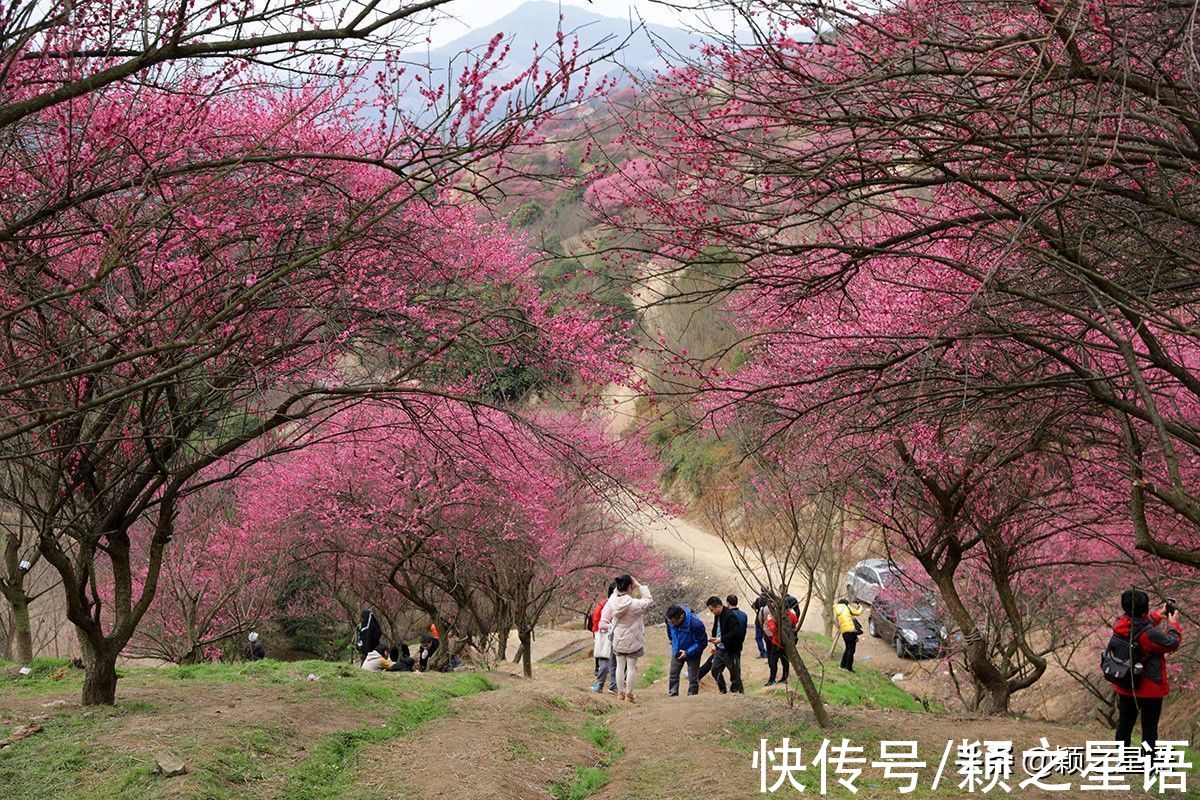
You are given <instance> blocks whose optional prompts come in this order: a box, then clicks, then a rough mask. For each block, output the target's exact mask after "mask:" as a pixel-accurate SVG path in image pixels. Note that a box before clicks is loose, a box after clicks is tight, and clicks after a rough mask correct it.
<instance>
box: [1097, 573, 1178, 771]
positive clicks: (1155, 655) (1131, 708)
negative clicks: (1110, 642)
mask: <svg viewBox="0 0 1200 800" xmlns="http://www.w3.org/2000/svg"><path fill="white" fill-rule="evenodd" d="M1121 609H1122V610H1123V611H1124V612H1125V614H1124V615H1123V616H1122V617H1121V618H1120V619H1119V620H1117V624H1116V625H1114V626H1113V635H1115V636H1122V637H1133V638H1134V639H1135V640H1136V641H1135V648H1136V649H1135V653H1136V660H1137V661H1138V662H1140V663H1141V664H1142V673H1141V677H1139V678H1138V679H1137V682H1136V683H1134V685H1133V688H1132V689H1127V688H1125V687H1124V686H1118V685H1115V684H1114V686H1113V688H1115V689H1116V690H1117V711H1118V716H1117V732H1116V739H1117V741H1119V742H1124V743H1125V745H1126V746H1128V745H1129V739H1130V737H1131V736H1132V735H1133V726H1134V725H1135V724H1137V719H1138V715H1139V714H1141V717H1142V742H1143V743H1144V744H1148V745H1149V746H1150V748H1151V749H1153V748H1154V743H1155V742H1157V741H1158V718H1159V716H1161V715H1162V707H1163V698H1164V697H1166V696H1167V695H1168V694H1169V693H1170V691H1171V686H1170V684H1169V683H1168V682H1167V653H1174V652H1175V651H1176V650H1178V649H1179V644H1180V642H1181V641H1182V640H1183V630H1182V629H1181V628H1180V627H1179V612H1178V611H1176V610H1174V609H1168V607H1167V606H1166V605H1163V607H1162V608H1161V609H1159V610H1158V611H1155V612H1154V613H1150V596H1149V595H1148V594H1146V593H1145V592H1143V591H1139V590H1137V589H1126V590H1125V591H1124V592H1122V593H1121ZM1168 610H1170V612H1171V613H1169V614H1168V613H1167V612H1168ZM1164 620H1165V621H1166V624H1165V625H1163V624H1162V623H1163V621H1164Z"/></svg>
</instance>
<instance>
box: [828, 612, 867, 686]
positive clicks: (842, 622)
mask: <svg viewBox="0 0 1200 800" xmlns="http://www.w3.org/2000/svg"><path fill="white" fill-rule="evenodd" d="M862 612H863V610H862V606H860V605H859V604H858V603H855V604H854V605H851V604H850V601H849V600H847V599H846V598H844V597H839V598H838V601H837V602H836V603H834V604H833V618H834V620H835V621H836V622H837V627H838V633H840V634H842V644H843V645H845V647H844V649H843V650H842V663H841V664H840V665H839V666H840V667H841V668H842V669H844V670H846V671H847V672H854V651H855V649H856V648H857V647H858V637H859V636H862V624H861V623H860V622H859V621H858V619H857V617H860V616H862Z"/></svg>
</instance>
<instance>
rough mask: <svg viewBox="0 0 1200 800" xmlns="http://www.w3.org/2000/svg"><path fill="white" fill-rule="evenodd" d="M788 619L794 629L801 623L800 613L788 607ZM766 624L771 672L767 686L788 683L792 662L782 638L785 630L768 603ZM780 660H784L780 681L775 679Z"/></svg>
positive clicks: (768, 667)
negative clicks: (778, 622)
mask: <svg viewBox="0 0 1200 800" xmlns="http://www.w3.org/2000/svg"><path fill="white" fill-rule="evenodd" d="M787 613H788V621H789V622H791V623H792V629H793V630H795V628H796V626H797V625H798V624H800V615H799V614H797V613H796V612H795V611H792V610H791V609H790V608H789V609H788V612H787ZM764 619H765V622H764V624H765V626H766V628H767V669H768V670H769V671H770V674H769V675H768V676H767V683H766V685H767V686H774V685H775V684H776V683H787V681H788V670H789V669H791V662H790V661H788V658H787V653H786V652H784V649H783V639H782V638H781V636H782V633H783V631H782V630H781V629H780V626H779V625H778V624H777V620H776V619H775V612H774V611H772V610H771V606H770V604H769V603H768V604H767V606H766V614H765V615H764ZM780 662H783V673H782V677H780V678H779V680H778V681H776V680H775V675H776V672H777V670H778V669H779V664H780Z"/></svg>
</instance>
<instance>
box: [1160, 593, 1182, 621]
mask: <svg viewBox="0 0 1200 800" xmlns="http://www.w3.org/2000/svg"><path fill="white" fill-rule="evenodd" d="M1163 602H1164V603H1165V604H1166V606H1167V616H1168V617H1169V616H1171V615H1172V614H1174V613H1175V612H1176V611H1178V610H1179V605H1178V603H1177V601H1176V600H1175V598H1173V597H1168V598H1166V599H1165V600H1164V601H1163Z"/></svg>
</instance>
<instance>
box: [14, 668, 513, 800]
mask: <svg viewBox="0 0 1200 800" xmlns="http://www.w3.org/2000/svg"><path fill="white" fill-rule="evenodd" d="M58 666H61V665H55V664H53V663H51V664H45V665H42V666H41V669H40V671H39V673H38V676H40V677H35V678H34V684H33V688H40V694H39V695H38V696H39V697H46V698H53V697H55V695H56V694H57V691H58V689H59V688H60V685H61V684H60V683H59V682H51V681H49V679H48V677H45V676H48V675H50V674H53V672H54V671H55V670H56V669H58ZM177 673H179V674H177ZM310 673H312V674H316V675H317V676H318V677H319V678H321V680H320V681H319V682H317V683H316V684H310V683H308V682H307V681H306V680H305V678H306V677H307V675H308V674H310ZM225 681H232V682H240V683H242V684H245V685H247V687H250V686H253V685H254V684H261V683H283V682H288V683H291V684H292V685H296V683H295V682H298V681H299V682H302V683H301V685H302V686H303V687H304V689H305V690H306V691H305V693H306V694H307V695H309V696H313V695H315V696H319V697H322V698H323V699H328V700H333V701H335V702H336V703H337V707H338V708H344V709H345V719H346V723H345V724H346V725H347V726H354V725H359V726H362V725H370V727H358V728H353V729H351V730H347V731H340V732H338V733H335V734H332V735H330V736H326V737H325V738H323V739H320V740H318V741H317V742H316V743H315V744H314V743H312V741H311V740H310V741H306V742H296V741H294V739H295V736H296V731H295V730H293V729H292V728H291V726H290V725H288V724H287V723H286V721H281V722H276V721H275V720H274V719H273V718H272V716H271V714H270V709H269V708H267V709H264V710H263V714H262V717H261V719H260V720H259V721H258V724H255V725H250V726H244V725H243V726H237V725H233V724H225V723H221V722H214V724H213V727H212V728H211V729H209V728H205V730H204V732H200V731H196V732H192V731H191V729H190V727H189V725H188V722H189V721H188V720H187V719H180V720H178V725H172V726H171V727H170V735H168V736H163V737H161V739H162V741H159V740H158V739H150V738H146V739H145V741H141V743H140V744H137V745H135V746H134V747H133V748H132V752H125V750H128V749H130V748H128V747H125V746H122V747H121V749H118V747H117V746H116V745H113V744H109V743H107V741H106V737H107V736H109V735H111V734H112V733H114V732H117V733H118V735H119V737H120V739H121V740H122V741H124V740H126V739H128V734H129V733H133V734H136V733H137V727H138V726H139V724H141V720H140V719H138V718H137V717H140V716H143V715H144V716H147V717H151V718H155V719H158V720H162V719H163V718H164V715H165V714H167V713H169V712H168V711H167V709H168V708H170V707H171V706H172V703H171V702H170V698H169V695H168V698H167V700H166V701H165V704H162V705H161V708H160V704H158V703H153V704H152V703H147V702H144V701H122V702H119V703H118V705H117V706H116V707H115V708H96V709H86V710H82V711H81V710H79V709H78V708H71V709H64V710H62V711H56V712H52V713H51V717H50V719H49V720H48V721H47V722H45V723H44V726H45V730H44V731H43V732H41V733H39V734H36V735H34V736H31V737H29V738H27V739H25V740H22V741H20V742H18V743H16V744H15V745H13V746H12V747H9V748H6V749H5V750H3V751H0V798H3V799H4V800H76V799H78V800H84V798H87V800H91V799H92V798H121V799H122V800H159V799H160V798H164V797H172V798H176V797H178V798H190V800H232V799H233V798H238V799H239V800H241V799H242V798H250V797H259V798H261V797H266V796H271V797H283V798H291V799H292V800H301V798H302V799H303V800H320V799H321V798H336V797H341V796H346V795H348V794H349V792H348V791H346V788H347V787H348V786H349V785H350V784H351V782H352V780H353V777H354V774H353V773H354V768H355V767H356V766H357V763H358V757H359V753H360V751H361V749H362V748H363V747H364V746H367V745H369V744H374V743H376V742H382V741H386V740H388V739H392V738H395V737H397V736H403V735H405V734H407V733H409V732H411V731H412V730H414V729H415V728H416V727H418V726H419V725H422V724H424V723H426V722H428V721H430V720H432V719H435V718H437V717H439V716H442V715H443V714H445V713H447V712H448V711H449V710H450V708H451V701H452V700H453V699H454V698H457V697H463V696H466V695H469V694H474V693H476V692H480V691H484V690H487V689H492V688H495V687H494V684H492V683H491V681H489V680H488V679H487V678H486V677H484V676H482V675H478V674H458V675H429V676H425V678H424V679H412V680H406V679H404V676H385V677H381V676H379V675H376V674H372V673H365V672H362V671H361V670H358V669H350V668H347V667H345V666H344V665H337V664H326V663H323V662H294V663H290V664H284V663H282V662H274V663H267V664H263V663H261V662H260V663H259V664H202V665H196V666H191V667H184V668H166V669H146V668H134V669H131V670H128V677H127V678H126V679H125V680H123V682H122V685H129V684H134V685H147V686H153V687H156V688H159V689H160V690H161V689H171V688H172V687H174V688H175V690H176V691H175V692H174V693H175V694H184V695H192V694H195V695H197V696H199V697H203V696H204V693H205V692H206V691H208V690H211V689H212V688H213V687H214V686H218V685H219V684H220V683H221V682H225ZM180 682H183V684H184V685H181V684H180ZM310 687H311V688H310ZM4 689H5V687H2V686H0V693H2V692H3V691H4ZM118 691H119V690H118ZM247 691H248V692H249V695H248V696H253V690H252V689H249V688H248V690H247ZM273 691H277V690H273ZM268 694H270V693H268ZM325 713H328V711H326V712H325ZM156 715H157V716H156ZM12 716H13V719H14V723H13V725H12V726H11V727H13V728H15V727H16V726H17V725H18V724H20V723H21V722H22V721H23V720H22V719H21V717H19V716H17V715H12ZM381 718H382V723H380V719H381ZM363 719H370V720H372V721H373V722H374V724H373V725H371V723H364V722H363V721H362V720H363ZM10 729H11V728H9V727H8V726H6V727H5V729H4V730H3V731H2V732H0V735H3V734H4V733H7V732H8V730H10ZM134 741H140V739H137V738H135V739H134ZM301 745H304V746H305V747H307V749H304V747H301ZM159 749H162V750H167V751H169V752H172V753H174V754H176V755H178V756H179V757H180V758H182V759H183V761H184V762H185V763H186V764H187V765H188V768H189V770H188V775H187V776H186V777H183V778H171V779H166V778H163V777H162V776H161V775H158V774H156V773H155V765H154V762H153V758H152V756H151V753H153V752H154V751H156V750H159ZM297 751H299V753H297ZM298 756H299V757H304V758H303V760H301V761H299V762H298V763H297V762H296V761H295V759H296V758H297V757H298ZM281 785H282V786H284V789H283V790H282V792H280V790H278V788H277V787H279V786H281Z"/></svg>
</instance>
